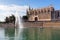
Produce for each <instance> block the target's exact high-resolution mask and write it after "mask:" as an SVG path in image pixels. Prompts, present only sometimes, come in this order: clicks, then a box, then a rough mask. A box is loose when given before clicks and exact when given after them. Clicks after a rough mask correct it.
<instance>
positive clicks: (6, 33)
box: [0, 27, 60, 40]
mask: <svg viewBox="0 0 60 40" xmlns="http://www.w3.org/2000/svg"><path fill="white" fill-rule="evenodd" d="M19 31H21V30H19V29H14V28H0V40H60V28H52V27H51V28H24V29H23V31H22V33H19Z"/></svg>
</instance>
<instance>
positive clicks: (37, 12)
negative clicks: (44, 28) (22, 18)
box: [27, 6, 60, 21]
mask: <svg viewBox="0 0 60 40" xmlns="http://www.w3.org/2000/svg"><path fill="white" fill-rule="evenodd" d="M27 16H28V21H51V20H58V19H60V11H59V10H55V9H54V7H52V6H48V7H45V8H39V9H31V8H29V10H28V11H27Z"/></svg>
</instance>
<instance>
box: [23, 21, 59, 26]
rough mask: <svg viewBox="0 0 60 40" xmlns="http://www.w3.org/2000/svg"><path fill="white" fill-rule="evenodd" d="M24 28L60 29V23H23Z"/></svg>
mask: <svg viewBox="0 0 60 40" xmlns="http://www.w3.org/2000/svg"><path fill="white" fill-rule="evenodd" d="M23 26H24V27H60V21H58V22H57V21H45V22H23Z"/></svg>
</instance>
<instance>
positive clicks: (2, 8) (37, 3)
mask: <svg viewBox="0 0 60 40" xmlns="http://www.w3.org/2000/svg"><path fill="white" fill-rule="evenodd" d="M51 4H52V5H53V7H54V8H55V9H56V10H59V9H60V0H0V21H2V20H4V18H5V17H6V16H9V15H10V14H11V13H13V12H11V10H13V11H14V10H15V8H16V9H18V10H20V9H21V10H22V11H24V10H26V8H28V7H29V6H30V7H31V8H42V7H47V6H50V5H51ZM21 10H20V15H24V14H25V12H22V11H21ZM15 11H17V10H15Z"/></svg>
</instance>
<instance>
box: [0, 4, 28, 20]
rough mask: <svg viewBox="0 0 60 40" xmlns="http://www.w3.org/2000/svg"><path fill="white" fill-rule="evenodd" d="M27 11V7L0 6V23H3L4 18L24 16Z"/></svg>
mask: <svg viewBox="0 0 60 40" xmlns="http://www.w3.org/2000/svg"><path fill="white" fill-rule="evenodd" d="M26 9H28V6H26V5H25V6H19V5H0V21H4V19H5V17H6V16H10V15H11V14H14V15H15V16H16V13H18V14H20V15H21V16H22V15H24V13H25V12H26Z"/></svg>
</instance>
